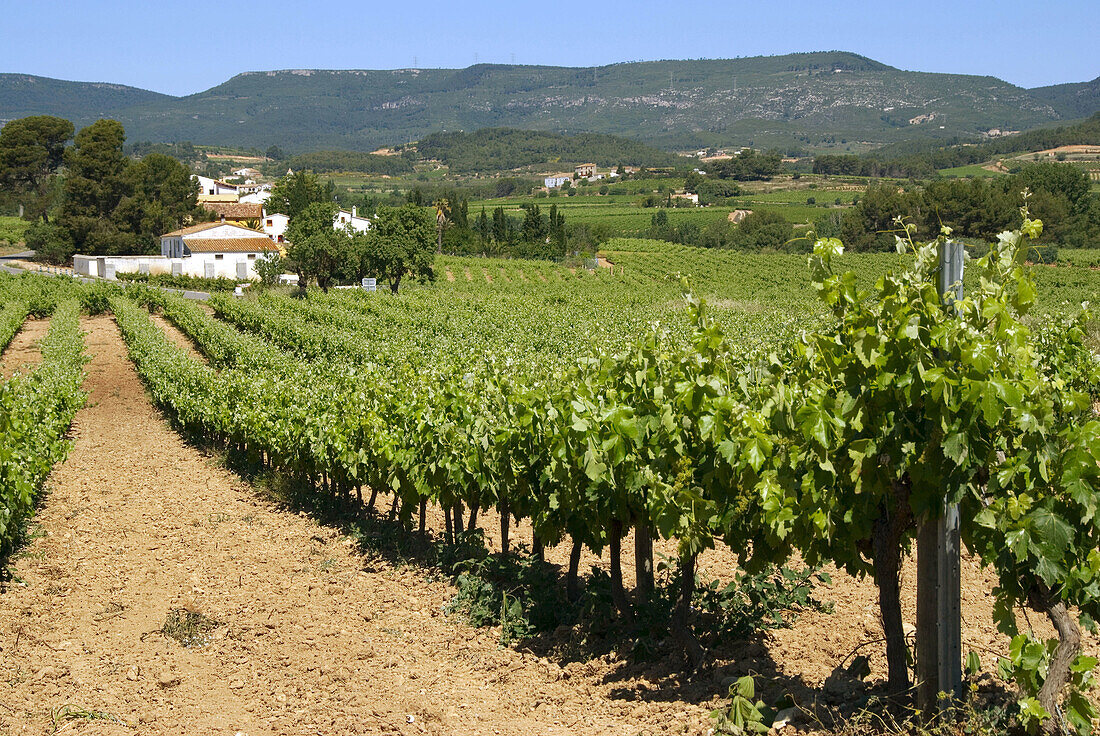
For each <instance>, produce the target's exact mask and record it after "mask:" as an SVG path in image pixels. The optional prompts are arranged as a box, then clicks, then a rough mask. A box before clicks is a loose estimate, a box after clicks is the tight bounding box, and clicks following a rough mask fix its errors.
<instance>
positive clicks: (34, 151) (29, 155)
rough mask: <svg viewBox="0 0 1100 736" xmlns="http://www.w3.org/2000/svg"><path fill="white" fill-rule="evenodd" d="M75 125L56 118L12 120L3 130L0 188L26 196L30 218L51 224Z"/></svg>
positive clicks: (0, 135) (0, 130) (45, 116)
mask: <svg viewBox="0 0 1100 736" xmlns="http://www.w3.org/2000/svg"><path fill="white" fill-rule="evenodd" d="M72 137H73V124H72V123H70V122H69V121H68V120H65V119H64V118H58V117H53V116H52V115H34V116H32V117H28V118H20V119H19V120H12V121H11V122H10V123H8V124H7V125H5V126H4V127H3V128H0V186H3V187H5V188H8V189H10V190H12V191H14V192H15V193H16V194H17V195H19V196H20V197H26V198H27V201H26V203H25V204H26V208H25V210H24V215H25V216H26V217H27V219H38V218H42V221H43V222H48V221H49V210H50V207H51V206H52V205H53V203H54V197H53V194H54V193H55V192H56V187H54V186H53V180H54V177H55V176H56V174H57V171H58V169H59V168H61V163H62V161H63V158H64V153H65V144H66V143H67V142H68V141H69V139H70V138H72Z"/></svg>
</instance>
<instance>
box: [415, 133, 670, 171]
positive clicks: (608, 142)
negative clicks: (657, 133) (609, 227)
mask: <svg viewBox="0 0 1100 736" xmlns="http://www.w3.org/2000/svg"><path fill="white" fill-rule="evenodd" d="M417 151H418V153H419V154H420V155H421V156H423V157H424V158H431V159H438V160H440V161H442V162H443V163H445V164H447V166H449V167H450V168H451V170H453V171H501V170H505V169H515V168H519V167H521V166H530V165H536V164H548V163H562V164H574V163H585V162H592V163H595V164H598V165H600V166H618V165H620V164H622V165H625V166H644V167H646V168H657V167H665V166H676V165H677V164H680V165H682V164H684V163H685V162H686V159H684V158H683V157H681V156H676V155H674V154H671V153H667V152H665V151H662V150H660V149H658V148H654V147H653V146H647V145H646V144H644V143H638V142H637V141H632V140H627V139H625V138H619V137H617V136H612V135H600V134H597V133H582V134H579V135H575V136H565V135H558V134H556V133H545V132H540V131H533V130H516V129H513V128H486V129H483V130H479V131H476V132H474V133H433V134H431V135H429V136H427V137H425V138H424V139H423V140H421V141H420V142H419V143H418V144H417Z"/></svg>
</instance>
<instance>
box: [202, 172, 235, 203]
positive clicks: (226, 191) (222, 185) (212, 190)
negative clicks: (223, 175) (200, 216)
mask: <svg viewBox="0 0 1100 736" xmlns="http://www.w3.org/2000/svg"><path fill="white" fill-rule="evenodd" d="M191 178H192V179H196V180H198V182H199V197H200V199H201V198H202V197H218V196H224V195H240V186H238V185H237V184H230V183H229V182H226V181H221V180H220V179H211V178H210V177H209V176H200V175H198V174H192V175H191Z"/></svg>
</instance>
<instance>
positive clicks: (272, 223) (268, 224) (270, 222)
mask: <svg viewBox="0 0 1100 736" xmlns="http://www.w3.org/2000/svg"><path fill="white" fill-rule="evenodd" d="M274 224H275V223H274V221H272V220H268V221H267V226H268V227H273V226H274Z"/></svg>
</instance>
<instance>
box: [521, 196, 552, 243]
mask: <svg viewBox="0 0 1100 736" xmlns="http://www.w3.org/2000/svg"><path fill="white" fill-rule="evenodd" d="M523 209H524V214H523V239H524V240H526V241H527V242H528V243H541V242H543V241H544V240H546V235H547V233H548V231H549V227H548V226H547V223H546V220H544V219H543V218H542V212H540V211H539V206H538V205H537V204H529V205H525V206H524V208H523Z"/></svg>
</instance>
